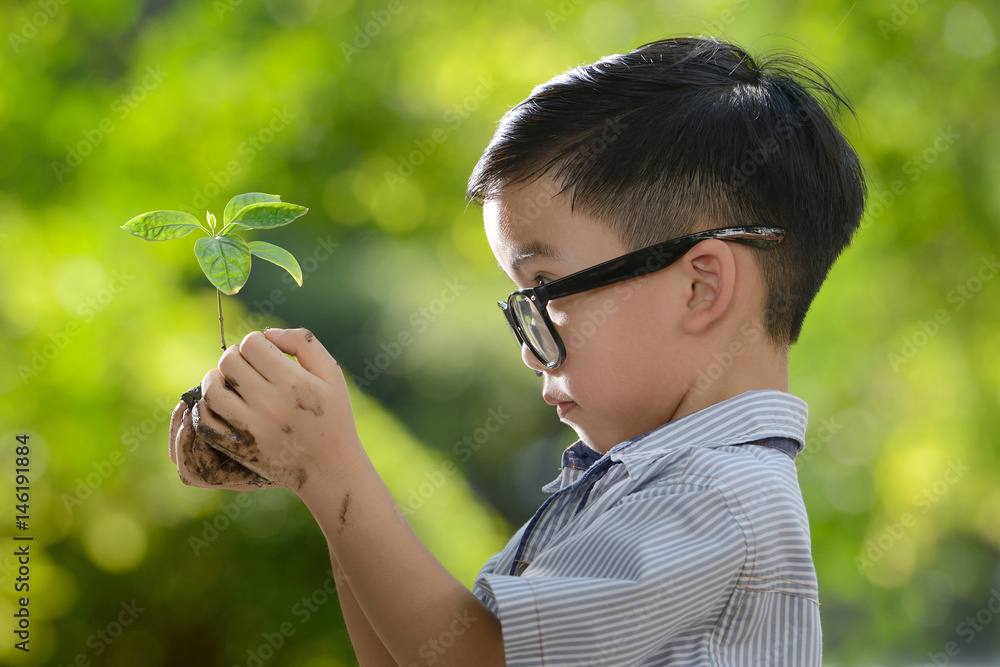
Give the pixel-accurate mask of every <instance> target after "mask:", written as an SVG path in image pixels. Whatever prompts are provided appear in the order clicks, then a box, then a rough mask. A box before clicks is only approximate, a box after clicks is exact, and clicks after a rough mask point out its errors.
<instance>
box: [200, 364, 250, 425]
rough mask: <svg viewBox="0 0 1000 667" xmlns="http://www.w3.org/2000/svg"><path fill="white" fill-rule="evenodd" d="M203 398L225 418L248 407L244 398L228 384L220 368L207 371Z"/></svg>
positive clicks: (202, 388)
mask: <svg viewBox="0 0 1000 667" xmlns="http://www.w3.org/2000/svg"><path fill="white" fill-rule="evenodd" d="M201 400H202V401H203V402H204V403H205V404H207V405H208V407H210V408H211V409H212V410H213V411H214V412H215V413H217V414H218V415H219V416H221V417H223V418H227V417H231V416H233V415H236V414H239V413H242V412H244V411H245V409H246V403H245V402H244V401H243V398H242V397H241V396H240V395H239V394H237V393H236V391H235V390H234V389H232V388H231V387H230V386H228V385H227V382H226V378H225V376H224V375H223V374H222V371H220V370H219V369H218V368H213V369H212V370H210V371H209V372H207V373H205V377H204V378H203V379H202V381H201Z"/></svg>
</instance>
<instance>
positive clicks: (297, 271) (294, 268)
mask: <svg viewBox="0 0 1000 667" xmlns="http://www.w3.org/2000/svg"><path fill="white" fill-rule="evenodd" d="M250 254H251V255H255V256H257V257H260V258H261V259H266V260H267V261H269V262H271V263H272V264H277V265H278V266H280V267H281V268H283V269H284V270H285V271H288V273H289V274H291V276H292V278H295V282H297V283H298V284H299V287H302V268H301V267H300V266H299V263H298V262H297V261H296V260H295V257H293V256H292V253H290V252H288V251H287V250H285V249H284V248H281V247H279V246H276V245H274V244H273V243H265V242H264V241H251V242H250Z"/></svg>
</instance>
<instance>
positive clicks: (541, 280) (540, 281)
mask: <svg viewBox="0 0 1000 667" xmlns="http://www.w3.org/2000/svg"><path fill="white" fill-rule="evenodd" d="M535 282H536V283H538V286H539V287H541V286H542V285H544V284H545V283H550V282H552V281H551V280H549V279H548V278H546V277H545V276H535Z"/></svg>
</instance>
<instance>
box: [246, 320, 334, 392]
mask: <svg viewBox="0 0 1000 667" xmlns="http://www.w3.org/2000/svg"><path fill="white" fill-rule="evenodd" d="M264 337H265V338H266V339H267V340H269V341H271V342H272V343H274V345H275V347H277V348H278V349H279V350H281V351H282V352H284V353H286V354H290V355H292V356H294V357H295V359H296V360H297V361H298V362H299V365H300V366H302V368H304V369H306V370H307V371H309V372H310V373H312V374H313V375H315V376H316V377H318V378H320V379H322V380H324V381H325V382H328V383H329V382H333V381H334V380H336V379H337V378H340V377H343V373H341V371H340V364H338V363H337V360H336V359H334V358H333V356H332V355H331V354H330V353H329V352H328V351H327V349H326V348H325V347H324V346H323V343H321V342H319V339H318V338H316V336H314V335H313V333H312V332H311V331H309V330H308V329H302V328H299V329H265V330H264Z"/></svg>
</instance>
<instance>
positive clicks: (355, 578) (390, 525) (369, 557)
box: [299, 450, 504, 667]
mask: <svg viewBox="0 0 1000 667" xmlns="http://www.w3.org/2000/svg"><path fill="white" fill-rule="evenodd" d="M299 496H300V497H301V498H302V500H303V502H305V504H306V506H307V507H308V508H309V510H310V511H311V512H312V514H313V516H314V517H315V518H316V521H317V522H318V523H319V525H320V527H321V528H322V530H323V533H324V534H325V535H326V538H327V541H328V543H329V545H330V551H331V556H332V557H333V558H335V559H336V562H337V563H338V564H339V565H340V568H341V569H342V570H343V576H344V577H346V579H347V580H348V581H349V584H350V590H351V591H352V593H353V595H354V598H355V600H356V602H357V604H358V607H359V611H361V612H362V616H363V617H364V618H366V619H367V620H368V622H369V623H370V624H371V627H372V628H373V629H374V631H375V632H376V633H377V635H378V637H379V638H380V639H381V641H382V643H383V644H384V646H385V648H386V649H387V650H388V652H389V654H390V655H391V656H392V658H393V659H395V660H396V662H398V663H400V664H404V665H406V664H411V663H418V664H422V663H425V662H426V661H427V660H429V659H431V657H432V656H433V659H434V662H435V663H436V664H438V665H470V664H476V665H483V666H485V667H489V666H492V665H503V664H504V652H503V637H502V634H501V630H500V621H499V620H498V619H497V618H496V616H494V615H493V614H492V613H491V612H490V610H489V609H488V608H487V607H486V606H485V605H484V604H483V603H482V602H481V601H480V600H479V599H478V598H476V597H475V596H474V595H473V594H472V593H471V592H470V591H469V590H468V589H467V588H466V587H465V586H463V585H462V583H461V582H459V581H458V580H457V579H455V577H453V576H452V575H451V573H449V572H448V571H447V570H446V569H445V568H444V566H442V565H441V563H440V562H438V560H437V559H436V558H435V557H434V555H433V554H431V553H430V551H428V550H427V548H426V547H425V546H424V544H423V543H422V542H421V541H420V539H419V538H418V537H417V535H416V534H415V533H414V532H413V530H412V528H410V525H409V524H408V523H407V521H406V519H405V518H404V517H403V514H402V512H401V511H400V510H399V508H398V507H397V506H396V503H395V501H394V500H393V498H392V495H391V494H390V493H389V490H388V489H387V488H386V487H385V484H384V483H383V482H382V480H381V478H380V477H379V476H378V473H377V472H376V471H375V469H374V467H373V466H372V465H371V462H370V461H369V460H368V457H367V456H366V455H365V454H364V452H363V450H361V451H360V454H359V455H358V457H357V458H355V459H353V462H352V464H351V465H350V467H349V470H345V469H340V470H337V471H334V470H332V469H331V470H326V471H316V473H314V474H312V475H310V480H309V483H307V484H306V485H304V486H303V487H302V489H300V490H299ZM338 586H339V584H338ZM353 636H354V634H353V632H352V637H353Z"/></svg>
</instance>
